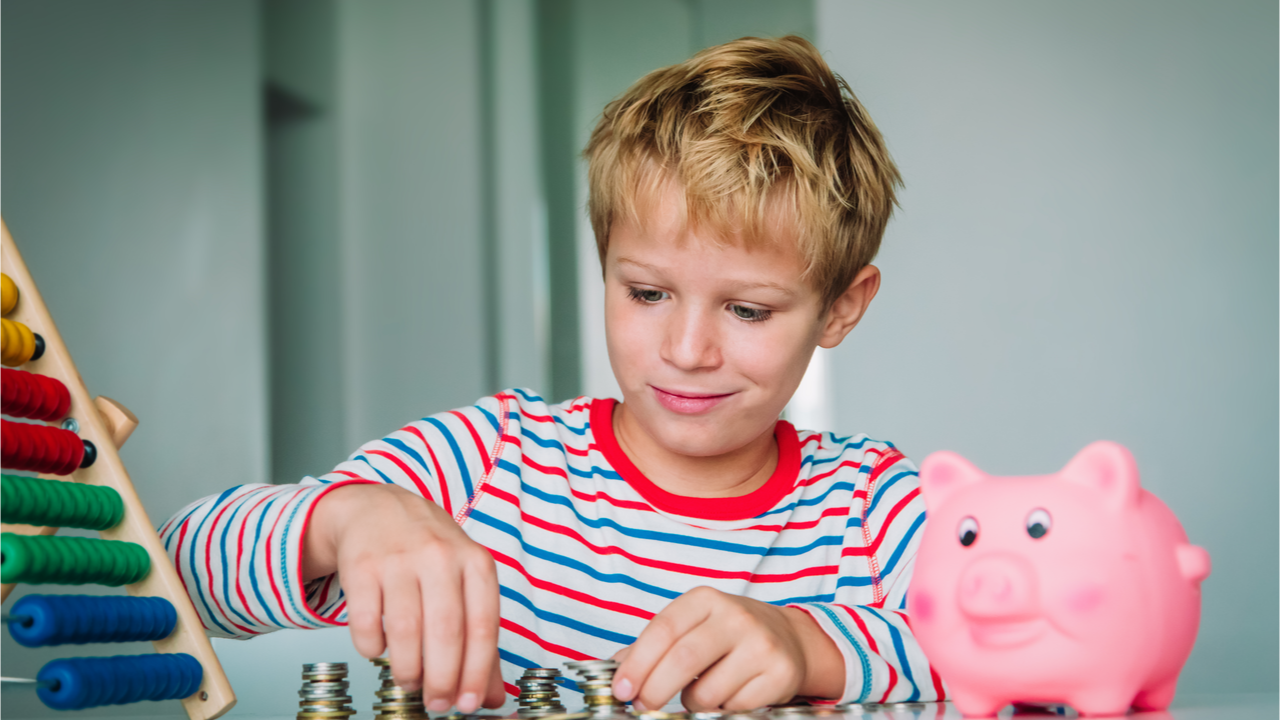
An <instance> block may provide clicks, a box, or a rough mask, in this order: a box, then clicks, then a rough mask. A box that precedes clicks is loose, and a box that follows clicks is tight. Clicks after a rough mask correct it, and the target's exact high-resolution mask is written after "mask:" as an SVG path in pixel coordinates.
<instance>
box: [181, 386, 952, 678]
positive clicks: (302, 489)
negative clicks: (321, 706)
mask: <svg viewBox="0 0 1280 720" xmlns="http://www.w3.org/2000/svg"><path fill="white" fill-rule="evenodd" d="M615 405H616V401H614V400H608V399H596V400H592V399H589V398H578V399H576V400H573V401H570V402H565V403H561V404H558V405H551V404H548V403H547V402H545V401H544V400H543V399H542V398H540V397H538V396H536V395H534V394H532V393H530V392H528V391H525V390H510V391H504V392H501V393H498V394H497V395H495V396H492V397H487V398H484V399H482V400H480V401H479V402H477V403H476V404H475V405H474V406H471V407H466V408H462V409H459V410H453V411H450V412H445V413H441V414H439V415H433V416H431V417H427V418H423V419H421V420H417V421H414V422H412V423H409V424H408V425H406V426H405V427H403V428H401V429H399V430H397V431H395V432H393V433H391V434H390V435H388V436H387V437H385V438H382V439H380V440H375V441H373V442H370V443H367V444H365V445H364V446H362V447H361V448H360V449H359V450H357V451H356V452H355V453H354V454H353V455H352V456H351V457H350V459H348V460H347V461H345V462H343V463H342V464H340V465H339V466H338V467H337V468H335V469H334V470H333V471H332V472H330V473H328V474H327V475H323V476H320V477H318V478H312V477H308V478H305V479H304V480H303V481H302V482H301V483H300V484H298V485H242V486H240V487H235V488H232V489H230V490H227V491H226V492H223V493H222V494H220V495H216V496H213V497H208V498H205V499H203V500H200V501H198V502H196V503H193V504H192V505H189V506H187V507H186V508H184V509H183V510H181V511H179V512H178V514H177V515H175V516H174V517H173V518H171V519H169V521H168V522H166V523H165V524H164V525H163V526H162V527H161V529H160V534H161V538H162V540H163V541H164V544H165V547H166V548H167V550H168V552H169V555H170V557H171V558H172V559H173V561H174V564H175V565H176V566H177V568H178V571H179V574H180V575H181V577H182V579H183V582H184V583H185V585H186V588H187V592H188V593H189V594H190V595H191V599H192V602H193V603H194V604H195V607H196V610H197V611H198V612H199V613H200V617H201V619H202V620H203V622H204V625H205V627H206V628H207V629H208V631H209V633H210V634H211V635H215V636H218V637H236V638H247V637H251V636H254V635H259V634H262V633H266V632H271V631H273V630H277V629H281V628H320V627H330V626H334V625H344V624H345V621H346V603H345V599H344V596H343V592H342V588H341V583H340V580H339V578H338V577H337V576H336V575H331V576H328V577H324V578H319V579H316V580H313V581H311V582H309V583H304V582H303V581H302V576H301V557H302V537H303V533H304V530H305V526H306V521H307V518H308V517H309V514H310V512H311V509H312V508H313V507H314V505H315V503H316V501H317V500H319V498H320V497H322V496H323V495H324V493H325V492H327V491H328V490H330V489H332V488H334V487H337V486H339V485H341V484H345V483H350V482H375V483H394V484H396V485H399V486H401V487H403V488H405V489H407V490H410V491H412V492H415V493H417V494H419V495H421V496H422V497H424V498H426V499H428V500H430V501H432V502H435V503H437V504H438V505H440V506H441V507H442V508H444V510H445V511H446V512H448V513H449V514H451V515H452V516H453V517H454V519H455V520H456V521H457V522H458V523H459V524H460V525H461V526H462V528H463V530H464V531H465V532H466V533H467V535H468V536H469V537H471V538H472V539H473V540H475V541H476V542H478V543H479V544H481V545H483V546H484V547H486V548H487V549H488V550H489V552H490V553H491V554H492V556H493V558H494V560H495V561H496V566H497V573H498V581H499V585H500V594H501V597H500V607H501V626H500V637H499V654H500V657H501V663H502V674H503V679H504V681H505V682H506V687H507V691H508V692H509V693H511V694H517V692H518V691H517V689H516V687H515V685H514V681H515V679H516V678H518V677H520V675H521V674H522V672H523V671H524V669H525V668H529V667H560V666H561V665H562V664H563V663H564V662H566V661H569V660H584V659H590V658H605V657H609V656H610V655H612V654H613V653H614V652H616V651H617V650H619V649H620V648H622V647H624V646H626V645H629V644H631V643H632V642H634V640H635V638H636V637H637V636H638V635H639V634H640V631H641V630H642V629H644V627H645V625H646V624H647V623H648V621H649V619H650V618H652V617H653V616H654V615H655V614H656V613H658V612H659V611H661V610H662V609H663V608H664V607H666V605H667V604H668V603H670V602H671V601H672V600H673V599H675V598H676V597H678V596H679V595H681V594H682V593H685V592H687V591H689V590H692V589H694V588H696V587H699V586H709V587H712V588H715V589H717V590H720V591H722V592H725V593H730V594H734V595H740V596H744V597H749V598H754V599H756V600H760V601H763V602H767V603H772V604H775V605H792V606H796V607H799V608H801V609H803V610H805V611H806V612H808V613H809V615H810V616H811V617H813V619H814V620H815V621H816V622H817V623H818V624H819V625H820V626H821V627H822V629H823V630H824V631H825V632H826V633H827V635H829V636H830V637H831V639H832V640H833V641H834V642H835V643H836V645H837V646H838V647H839V648H840V652H841V654H842V655H843V657H844V662H845V675H846V682H845V691H844V696H843V697H842V699H841V700H842V702H896V701H916V700H919V701H930V700H935V699H940V698H941V696H942V694H943V688H942V682H941V680H940V679H939V678H938V676H937V675H936V673H934V671H933V670H932V668H931V667H930V666H929V664H928V662H927V660H926V659H925V657H924V654H923V653H922V652H921V650H920V648H919V646H918V645H917V644H916V642H915V639H914V637H913V636H912V634H911V628H910V626H909V624H908V620H907V616H906V614H905V611H904V608H905V606H906V591H907V584H908V582H909V581H910V579H911V570H912V567H913V565H914V562H915V554H916V550H917V548H918V547H919V544H920V538H921V535H922V530H923V525H924V502H923V498H921V497H920V492H919V482H918V479H917V477H916V470H915V467H914V466H913V465H912V464H911V462H910V461H909V460H907V459H906V458H905V457H904V456H903V455H902V453H900V452H899V451H898V450H897V449H896V448H894V446H893V445H892V444H890V443H886V442H878V441H875V440H871V439H869V438H867V437H866V436H865V435H859V436H855V437H843V438H841V437H836V436H834V435H833V434H831V433H819V432H808V431H799V432H798V431H797V430H796V429H795V428H793V427H792V426H791V425H790V424H789V423H787V422H785V421H779V422H778V424H777V426H776V428H775V430H774V436H775V438H776V441H777V444H778V466H777V469H776V471H775V472H774V473H773V475H772V476H771V477H770V478H769V479H768V480H767V481H766V482H765V484H764V485H763V486H761V487H760V488H759V489H757V490H755V491H753V492H751V493H749V494H747V495H743V496H740V497H733V498H689V497H683V496H678V495H673V494H671V493H668V492H665V491H664V490H662V489H661V488H659V487H658V486H656V485H654V484H653V483H652V482H651V481H649V480H648V479H647V478H645V477H644V475H643V474H641V473H640V471H639V470H637V469H636V467H635V466H634V465H633V464H632V463H631V461H630V460H629V459H628V458H627V456H626V454H625V453H624V452H623V451H622V450H621V449H620V448H619V446H618V443H617V441H616V439H615V438H614V435H613V427H612V413H613V408H614V407H615ZM565 688H566V689H568V690H570V691H577V687H576V686H575V685H574V683H573V682H572V681H567V682H566V683H565ZM566 699H568V698H566Z"/></svg>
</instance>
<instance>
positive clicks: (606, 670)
mask: <svg viewBox="0 0 1280 720" xmlns="http://www.w3.org/2000/svg"><path fill="white" fill-rule="evenodd" d="M564 666H565V667H567V668H569V669H570V670H572V671H574V672H576V673H578V674H579V675H581V676H582V680H581V681H579V682H578V687H579V688H581V689H582V699H583V700H585V701H586V703H587V710H588V711H589V712H590V713H591V714H592V715H595V716H608V715H613V714H625V713H626V712H627V705H626V703H624V702H621V701H620V700H618V699H617V698H615V697H614V696H613V673H614V672H616V671H617V669H618V661H617V660H583V661H580V662H567V663H565V664H564Z"/></svg>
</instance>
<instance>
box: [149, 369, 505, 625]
mask: <svg viewBox="0 0 1280 720" xmlns="http://www.w3.org/2000/svg"><path fill="white" fill-rule="evenodd" d="M514 405H515V398H514V397H512V396H511V395H510V394H506V393H500V394H499V395H497V396H494V397H488V398H484V399H482V400H480V401H479V402H478V403H476V404H475V405H473V406H470V407H467V408H462V409H459V410H452V411H449V412H445V413H440V414H439V415H433V416H431V417H427V418H423V419H421V420H415V421H413V422H411V423H409V424H408V425H406V426H404V427H402V428H400V429H399V430H396V431H395V432H393V433H391V434H390V435H387V436H386V437H384V438H380V439H378V440H374V441H372V442H368V443H365V444H364V445H362V446H361V447H360V448H359V449H358V450H356V452H355V453H353V454H352V455H351V457H350V458H348V459H347V460H346V461H344V462H342V463H341V464H339V465H338V467H336V468H334V470H333V471H332V472H330V473H327V474H325V475H322V476H320V477H318V478H317V477H307V478H304V479H303V481H302V482H301V483H299V484H296V485H264V484H255V485H241V486H239V487H234V488H231V489H229V490H227V491H226V492H223V493H221V494H219V495H215V496H211V497H207V498H204V499H202V500H198V501H196V502H194V503H192V504H191V505H188V506H187V507H185V508H183V509H182V510H180V511H179V512H178V513H177V514H176V515H174V516H173V517H172V518H170V519H169V520H168V521H167V522H166V523H165V524H164V525H162V526H161V527H160V539H161V542H163V543H164V546H165V549H166V551H167V552H168V553H169V557H170V559H171V560H173V563H174V566H175V567H176V568H177V570H178V575H179V577H180V578H181V580H182V583H183V585H184V587H185V588H186V590H187V594H188V595H190V596H191V602H192V604H194V605H195V608H196V611H197V612H198V613H199V615H200V619H201V621H202V622H203V623H204V626H205V629H206V630H207V631H208V633H209V634H210V635H212V636H215V637H228V638H249V637H253V636H255V635H261V634H263V633H267V632H271V631H273V630H279V629H283V628H322V627H332V626H335V625H345V624H346V599H345V596H344V595H343V592H342V586H341V580H340V578H339V577H338V576H337V575H336V574H334V575H329V576H326V577H322V578H316V579H314V580H312V581H311V582H308V583H304V582H303V581H302V540H303V537H304V536H305V534H306V528H307V523H308V521H309V520H310V517H311V512H312V510H313V509H314V508H315V504H316V503H317V502H318V501H319V500H320V499H321V498H322V497H324V495H325V494H326V493H328V492H329V491H330V490H333V489H334V488H336V487H340V486H343V485H348V484H354V483H378V484H395V485H399V486H400V487H403V488H404V489H406V490H409V491H410V492H413V493H416V494H417V495H419V496H421V497H423V498H426V499H427V500H430V501H431V502H434V503H436V504H438V505H440V506H441V507H442V508H444V509H445V511H447V512H448V513H449V514H450V515H452V516H453V517H454V518H455V519H456V520H458V521H459V522H461V521H462V520H464V519H465V517H466V513H467V512H469V511H470V507H471V504H472V502H473V500H474V499H476V498H477V497H478V496H479V494H480V492H481V490H482V488H483V487H484V484H485V483H486V482H487V480H488V477H489V474H490V472H491V471H492V469H493V465H494V453H495V452H496V450H495V448H497V447H498V441H499V439H500V438H502V437H503V436H504V434H505V432H504V431H505V426H506V417H507V415H508V414H509V412H511V410H509V409H508V408H509V407H510V408H511V409H512V410H513V409H514Z"/></svg>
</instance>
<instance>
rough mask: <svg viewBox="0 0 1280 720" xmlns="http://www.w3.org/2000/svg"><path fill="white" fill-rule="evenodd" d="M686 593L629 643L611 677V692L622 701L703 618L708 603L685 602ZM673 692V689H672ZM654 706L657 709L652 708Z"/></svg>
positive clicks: (705, 617) (638, 686) (635, 691)
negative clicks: (624, 656)
mask: <svg viewBox="0 0 1280 720" xmlns="http://www.w3.org/2000/svg"><path fill="white" fill-rule="evenodd" d="M687 597H689V594H688V593H686V594H684V595H681V596H680V597H678V598H676V599H675V600H673V601H672V602H671V604H670V605H668V606H667V607H666V608H665V609H663V611H662V612H660V613H658V614H657V615H655V616H653V619H652V620H650V621H649V624H648V625H646V626H645V628H644V630H643V631H641V632H640V637H638V638H636V641H635V642H634V643H632V644H631V647H630V649H629V650H628V651H627V655H626V658H625V659H623V660H621V664H620V665H619V666H618V670H617V672H616V673H614V676H613V695H614V697H616V698H618V699H619V700H622V701H624V702H625V701H628V700H632V699H634V698H635V697H636V696H637V694H638V693H639V692H640V689H641V688H643V687H645V685H646V684H647V683H648V678H649V674H650V673H651V672H653V669H654V667H655V666H657V664H658V662H659V661H660V660H662V657H663V656H664V655H666V653H667V651H668V650H669V649H671V647H672V646H673V645H675V644H676V642H677V641H678V640H679V639H680V638H682V637H684V635H685V634H686V633H688V632H689V631H690V630H692V629H693V628H695V627H697V626H698V625H700V624H702V623H703V622H704V621H706V619H707V617H708V612H709V607H708V605H709V603H707V604H704V603H697V602H689V601H686V600H685V598H687ZM673 694H674V691H673ZM651 709H655V710H656V709H657V708H651Z"/></svg>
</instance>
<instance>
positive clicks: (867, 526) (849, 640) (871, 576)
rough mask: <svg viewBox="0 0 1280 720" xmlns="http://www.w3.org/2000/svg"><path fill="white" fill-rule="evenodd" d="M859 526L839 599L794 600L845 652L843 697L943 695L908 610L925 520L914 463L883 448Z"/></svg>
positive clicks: (879, 699) (922, 698) (927, 698)
mask: <svg viewBox="0 0 1280 720" xmlns="http://www.w3.org/2000/svg"><path fill="white" fill-rule="evenodd" d="M855 509H856V510H858V511H859V512H858V516H859V517H860V519H861V526H860V528H857V529H852V528H851V530H850V535H849V536H848V538H847V539H846V543H845V548H844V550H843V554H844V557H843V558H842V560H843V561H844V562H842V563H841V578H840V581H839V585H838V589H837V592H836V598H835V602H830V603H826V602H814V603H802V604H799V605H797V606H796V607H799V608H801V609H803V610H805V611H806V612H808V613H809V615H810V616H811V617H812V618H813V619H814V620H815V621H816V622H817V623H818V625H819V626H821V627H822V629H823V630H824V631H825V632H826V633H827V635H828V637H830V638H831V639H832V641H833V642H835V644H836V646H837V647H838V648H839V649H840V654H841V655H842V656H843V657H844V666H845V689H844V694H843V695H842V696H841V698H840V702H842V703H847V702H856V703H887V702H933V701H941V700H943V699H945V690H944V688H943V685H942V680H941V678H940V677H939V676H938V674H937V672H935V671H934V669H933V668H932V667H931V666H930V665H929V661H928V659H927V658H925V655H924V652H923V651H922V650H921V649H920V646H919V644H917V643H916V639H915V636H914V635H913V634H912V632H911V624H910V620H909V618H908V617H907V614H906V600H907V587H908V585H909V584H910V582H911V572H912V570H913V569H914V566H915V557H916V550H917V549H918V547H919V545H920V539H921V536H922V535H923V532H922V531H923V529H924V522H925V512H924V510H925V508H924V499H923V498H922V497H921V496H920V482H919V478H918V477H917V473H916V468H915V466H914V465H913V464H912V463H911V461H910V460H908V459H906V457H904V456H903V455H902V453H900V452H898V451H897V450H896V449H894V448H893V447H892V446H886V447H885V449H884V450H883V451H882V452H881V453H880V456H879V458H877V459H876V462H875V464H874V466H873V467H872V470H871V472H870V474H869V479H868V482H867V487H866V492H865V493H862V494H861V496H856V497H855Z"/></svg>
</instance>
